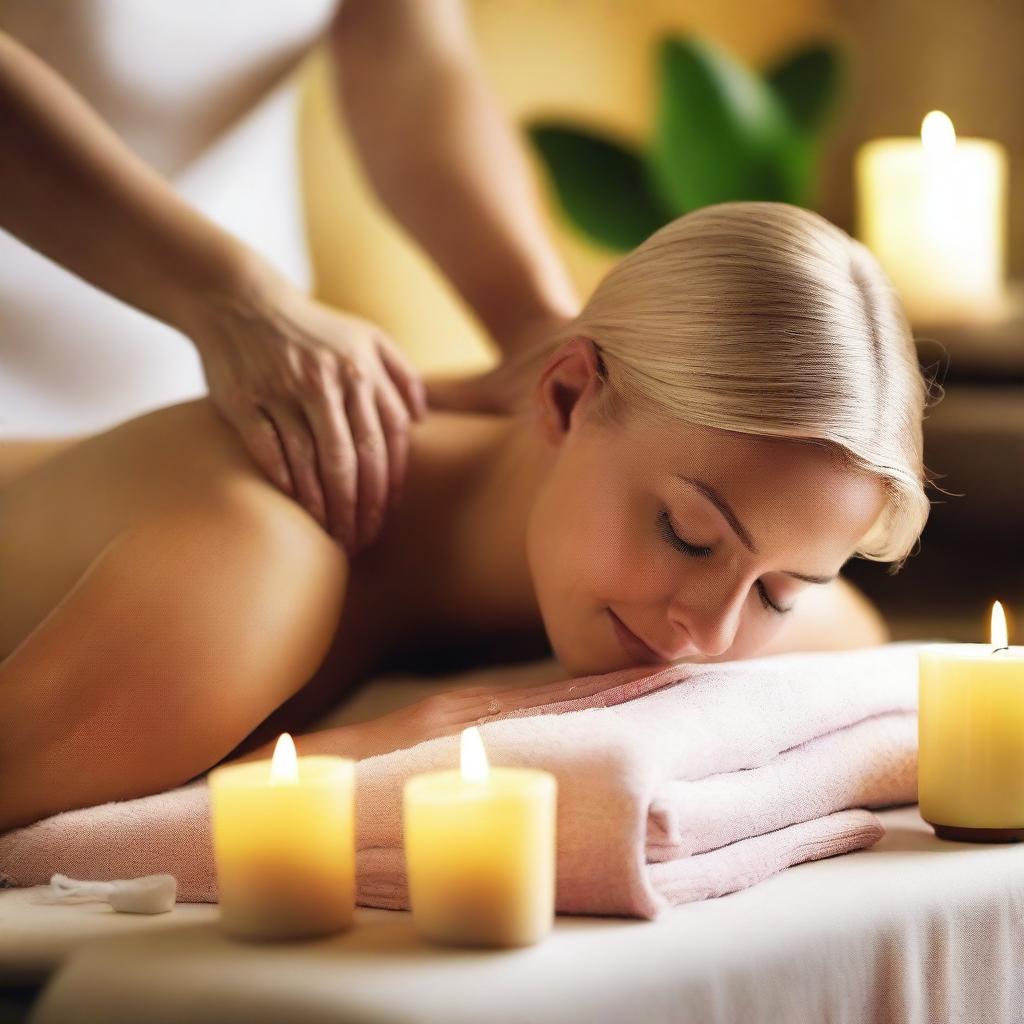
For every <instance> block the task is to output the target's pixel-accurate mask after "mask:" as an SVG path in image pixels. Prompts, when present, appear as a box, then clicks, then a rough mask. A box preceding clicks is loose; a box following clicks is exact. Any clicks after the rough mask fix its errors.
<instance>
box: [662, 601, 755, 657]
mask: <svg viewBox="0 0 1024 1024" xmlns="http://www.w3.org/2000/svg"><path fill="white" fill-rule="evenodd" d="M705 596H706V598H707V600H703V601H702V600H695V599H694V594H693V592H692V589H689V590H688V591H687V594H686V595H685V596H684V595H683V594H682V593H680V594H677V595H676V597H675V598H673V600H672V603H671V604H670V605H669V618H670V619H671V620H672V621H673V622H674V623H677V624H678V625H681V626H682V627H683V628H684V629H685V630H686V631H687V632H688V633H689V634H690V639H691V641H692V643H693V645H694V646H695V647H696V648H697V650H698V651H699V652H700V653H701V654H702V655H703V656H705V657H710V658H715V657H719V656H720V655H722V654H724V653H725V652H726V651H727V650H729V648H730V647H732V645H733V641H734V640H735V639H736V633H737V631H738V630H739V626H740V615H741V614H742V613H743V603H744V599H745V592H744V591H742V590H740V589H738V588H737V589H735V590H734V591H732V592H730V593H728V594H725V595H723V596H721V597H720V598H715V597H714V596H713V595H710V594H707V595H705Z"/></svg>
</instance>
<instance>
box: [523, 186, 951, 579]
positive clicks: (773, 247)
mask: <svg viewBox="0 0 1024 1024" xmlns="http://www.w3.org/2000/svg"><path fill="white" fill-rule="evenodd" d="M578 336H584V337H587V338H590V339H591V340H592V341H593V342H594V344H595V345H596V346H597V349H598V352H599V354H600V356H601V358H602V361H603V363H604V367H603V371H604V372H603V376H604V379H605V380H606V382H607V387H606V388H605V391H606V392H608V399H609V403H610V404H609V406H608V408H607V415H608V416H609V418H612V419H614V418H616V417H618V416H619V414H620V413H621V412H622V411H623V410H626V409H630V408H640V407H642V408H643V409H644V411H645V412H646V413H648V414H652V415H654V416H656V417H658V418H662V419H666V420H669V421H680V420H682V421H685V422H687V423H691V424H696V425H698V426H704V427H716V428H718V429H720V430H731V431H738V432H740V433H745V434H759V435H764V436H772V437H783V438H790V439H792V440H794V441H797V442H803V443H809V444H818V445H824V446H827V447H829V448H831V449H832V450H833V451H834V452H835V453H836V454H837V455H838V456H839V457H841V458H842V459H843V460H845V462H846V463H847V464H848V465H849V466H850V467H851V468H852V469H854V470H860V471H862V472H865V473H869V474H874V475H875V476H877V477H879V478H881V480H882V483H883V486H884V489H885V492H886V495H887V501H886V504H885V506H884V508H883V510H882V512H881V514H880V515H879V517H878V519H877V520H876V522H875V523H874V524H873V526H872V527H871V529H870V530H869V532H868V533H867V535H866V536H865V537H864V538H863V539H862V542H861V544H860V546H859V547H858V549H857V551H856V552H855V554H856V555H857V556H859V557H862V558H866V559H870V560H872V561H880V562H893V563H896V564H895V565H894V566H892V567H890V569H889V573H890V574H893V573H895V572H898V571H899V569H900V568H901V567H902V565H903V562H904V561H905V560H906V558H907V557H908V556H909V555H910V554H912V553H913V551H912V549H913V548H914V545H915V544H916V543H918V541H919V538H920V534H921V532H922V531H923V530H924V526H925V523H926V521H927V519H928V513H929V510H930V502H929V499H928V496H927V494H926V493H925V486H926V485H927V484H930V483H933V482H934V477H933V475H932V474H930V472H929V471H928V470H927V469H926V467H925V466H924V461H923V460H924V437H923V434H924V431H923V425H922V421H923V419H924V414H925V410H926V408H927V407H928V404H929V397H930V389H931V388H932V387H933V386H934V387H935V388H936V390H937V397H936V398H935V401H938V399H939V398H941V390H942V389H941V386H939V385H937V384H935V382H934V381H929V380H927V379H926V377H925V375H924V373H923V372H922V370H921V367H920V364H919V363H918V359H917V354H916V349H915V345H914V340H913V336H912V334H911V331H910V327H909V324H908V323H907V320H906V317H905V316H904V313H903V310H902V308H901V306H900V302H899V299H898V297H897V295H896V292H895V290H894V289H893V287H892V285H891V284H890V283H889V281H888V280H887V278H886V276H885V274H884V272H883V271H882V269H881V267H880V266H879V264H878V262H877V261H876V259H875V258H874V256H872V255H871V253H870V252H869V251H868V250H867V248H865V247H864V246H863V245H862V244H861V243H859V242H857V241H855V240H854V239H852V238H850V236H849V235H847V234H846V233H845V232H844V231H842V230H840V229H839V228H838V227H836V226H835V225H833V224H830V223H829V222H828V221H827V220H825V219H824V218H823V217H821V216H819V215H818V214H816V213H812V212H810V211H809V210H804V209H801V208H799V207H796V206H790V205H787V204H784V203H762V202H744V203H722V204H719V205H716V206H708V207H704V208H702V209H700V210H696V211H694V212H693V213H689V214H687V215H685V216H683V217H679V218H678V219H677V220H674V221H672V222H671V223H670V224H667V225H665V227H663V228H661V229H660V230H658V231H656V232H655V233H654V234H653V235H651V237H650V238H648V239H647V241H646V242H644V243H643V244H642V245H640V246H639V247H638V248H636V249H635V250H634V251H633V252H631V253H630V254H629V255H627V256H626V257H625V258H624V259H623V260H622V261H621V262H619V263H618V264H617V265H616V266H615V267H614V268H613V269H612V270H611V271H610V272H609V273H608V274H607V275H606V276H605V278H604V279H603V280H602V281H601V283H600V284H599V285H598V287H597V289H596V291H595V292H594V293H593V295H592V296H591V297H590V300H589V301H588V302H587V304H586V306H585V307H584V308H583V310H582V312H581V313H580V314H579V316H578V317H577V318H576V319H575V320H574V321H573V322H571V323H570V324H568V325H567V326H566V328H565V329H564V330H562V331H559V332H558V334H557V335H556V336H554V337H549V338H547V339H545V341H544V342H542V343H541V344H540V345H539V346H537V347H535V348H534V349H533V350H531V351H529V352H527V353H525V358H526V359H528V360H538V361H541V360H543V359H544V358H546V357H547V356H548V355H550V354H551V352H552V351H554V350H555V349H556V348H558V347H560V346H561V344H562V343H564V342H565V341H567V340H569V339H570V338H572V337H578Z"/></svg>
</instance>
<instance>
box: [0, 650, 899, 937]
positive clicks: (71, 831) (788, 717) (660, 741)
mask: <svg viewBox="0 0 1024 1024" xmlns="http://www.w3.org/2000/svg"><path fill="white" fill-rule="evenodd" d="M917 646H918V645H917V644H916V643H912V642H901V643H893V644H885V645H882V646H879V647H873V648H866V649H861V650H856V651H829V652H800V653H794V654H783V655H774V656H772V657H767V658H760V659H755V660H748V661H736V662H723V663H720V664H709V665H674V666H670V667H669V668H665V669H661V670H659V671H657V672H654V673H649V674H647V675H638V670H637V669H627V670H623V671H621V672H613V673H609V674H608V675H607V676H606V677H605V679H606V681H607V686H606V687H604V688H602V689H601V690H600V691H599V692H597V693H596V694H593V695H592V696H589V697H584V698H578V699H574V700H572V701H566V702H563V703H561V704H556V705H552V704H548V705H543V706H541V707H538V708H530V709H525V710H518V711H514V712H506V713H504V714H501V715H498V716H496V717H495V718H493V719H491V720H490V721H488V722H487V723H485V724H483V725H481V726H480V731H481V735H482V736H483V740H484V745H485V747H486V749H487V754H488V759H489V761H490V763H491V764H492V765H495V766H498V765H515V766H520V767H536V768H543V769H545V770H547V771H550V772H552V773H554V774H555V776H556V777H557V780H558V820H557V847H558V858H557V888H556V908H557V909H558V911H560V912H562V913H574V914H607V915H622V916H630V917H642V918H655V917H657V916H658V915H659V914H660V913H662V912H663V911H664V910H665V909H666V908H667V907H670V906H672V905H674V904H678V903H683V902H687V901H690V900H696V899H705V898H708V897H711V896H720V895H723V894H725V893H728V892H733V891H735V890H737V889H741V888H744V887H746V886H750V885H753V884H755V883H757V882H759V881H761V880H763V879H764V878H767V877H769V876H770V875H773V874H775V873H776V872H778V871H780V870H782V869H784V868H786V867H788V866H790V865H792V864H797V863H801V862H803V861H809V860H817V859H820V858H822V857H831V856H835V855H836V854H841V853H848V852H851V851H854V850H858V849H862V848H864V847H868V846H871V845H873V844H874V843H875V842H877V841H878V840H879V839H880V838H881V837H882V835H883V834H884V829H883V827H882V825H881V823H880V822H879V820H878V818H877V817H876V816H875V815H873V814H871V812H870V810H868V808H871V807H884V806H893V805H898V804H905V803H913V802H915V801H916V799H917V771H916V769H917V759H916V754H917V724H916V721H917V720H916V706H917ZM582 688H583V687H581V689H582ZM458 753H459V737H458V736H457V735H451V736H443V737H439V738H436V739H432V740H428V741H426V742H423V743H419V744H417V745H416V746H414V747H409V748H407V749H404V750H396V751H392V752H390V753H387V754H381V755H379V756H377V757H371V758H367V759H366V760H364V761H361V762H359V764H358V766H357V772H356V787H357V788H356V809H357V823H356V846H357V858H356V870H357V900H358V902H359V903H360V904H362V905H364V906H373V907H385V908H391V909H408V906H409V903H408V890H407V886H406V878H405V870H404V854H403V849H402V807H401V798H402V788H403V786H404V784H405V781H406V779H408V778H409V777H410V776H412V775H416V774H419V773H420V772H424V771H434V770H439V769H444V768H454V767H457V765H458ZM55 872H61V873H63V874H67V875H70V876H72V877H75V878H91V879H102V880H106V879H114V878H131V877H136V876H139V875H147V874H157V873H162V872H168V873H170V874H173V875H175V876H176V878H177V879H178V894H179V895H178V898H179V899H180V900H182V901H185V902H216V900H217V884H216V875H215V870H214V861H213V850H212V842H211V836H210V827H209V797H208V790H207V786H206V782H205V780H198V781H196V782H192V783H190V784H189V785H187V786H183V787H180V788H178V789H173V790H169V791H167V792H164V793H158V794H155V795H153V796H148V797H142V798H140V799H136V800H126V801H115V802H112V803H108V804H102V805H99V806H97V807H88V808H83V809H80V810H75V811H68V812H65V813H63V814H57V815H54V816H53V817H51V818H47V819H44V820H43V821H39V822H36V823H35V824H33V825H30V826H28V827H26V828H22V829H15V830H13V831H11V832H8V833H6V834H4V835H0V885H7V886H12V885H14V886H24V885H37V884H43V883H46V882H48V881H49V878H50V876H51V875H52V874H53V873H55Z"/></svg>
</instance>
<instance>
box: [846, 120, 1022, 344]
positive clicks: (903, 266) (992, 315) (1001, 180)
mask: <svg viewBox="0 0 1024 1024" xmlns="http://www.w3.org/2000/svg"><path fill="white" fill-rule="evenodd" d="M855 178H856V191H857V233H858V236H859V237H860V239H861V241H863V242H864V244H865V245H867V247H868V248H869V249H870V250H871V251H872V252H873V253H874V254H875V256H877V257H878V260H879V262H880V263H881V264H882V267H883V268H884V269H885V271H886V273H887V274H888V276H889V279H890V280H891V281H892V283H893V284H894V285H895V287H896V290H897V291H898V292H899V294H900V298H901V299H902V301H903V306H904V309H905V310H906V313H907V316H908V317H909V319H910V320H911V321H912V322H913V323H916V324H928V323H945V322H956V321H964V322H971V321H974V322H984V321H987V320H994V319H998V318H999V316H1000V315H1001V314H1002V313H1003V310H1004V302H1005V274H1006V272H1005V259H1006V257H1005V251H1006V222H1007V212H1006V210H1007V207H1006V181H1007V160H1006V151H1005V149H1004V148H1003V147H1002V146H1001V145H999V144H998V143H997V142H993V141H992V140H990V139H971V138H965V139H958V138H957V137H956V133H955V131H954V128H953V124H952V122H951V121H950V120H949V118H948V117H946V115H945V114H943V113H941V112H940V111H932V112H931V113H930V114H929V115H928V116H927V117H926V118H925V119H924V122H923V123H922V125H921V138H920V139H917V138H884V139H875V140H873V141H871V142H868V143H866V144H865V145H864V146H862V147H861V148H860V150H859V151H858V153H857V156H856V161H855Z"/></svg>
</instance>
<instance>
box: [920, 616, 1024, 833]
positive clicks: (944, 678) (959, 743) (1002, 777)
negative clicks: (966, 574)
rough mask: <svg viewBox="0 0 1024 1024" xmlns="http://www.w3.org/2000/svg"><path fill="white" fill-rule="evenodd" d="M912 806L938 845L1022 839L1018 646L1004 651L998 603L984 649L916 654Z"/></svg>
mask: <svg viewBox="0 0 1024 1024" xmlns="http://www.w3.org/2000/svg"><path fill="white" fill-rule="evenodd" d="M918 658H919V668H920V678H919V707H918V782H917V785H918V803H919V805H920V811H921V817H922V818H924V820H925V821H927V822H928V823H929V824H930V825H931V826H932V827H933V828H934V829H935V834H936V835H938V836H939V837H941V838H943V839H956V840H959V841H968V842H1011V841H1014V840H1020V839H1024V647H1009V646H1007V635H1006V619H1005V616H1004V615H1003V609H1002V605H1001V604H1000V603H999V602H998V601H996V603H995V605H994V606H993V609H992V643H991V644H925V645H923V646H922V647H921V648H920V650H919V652H918Z"/></svg>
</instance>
